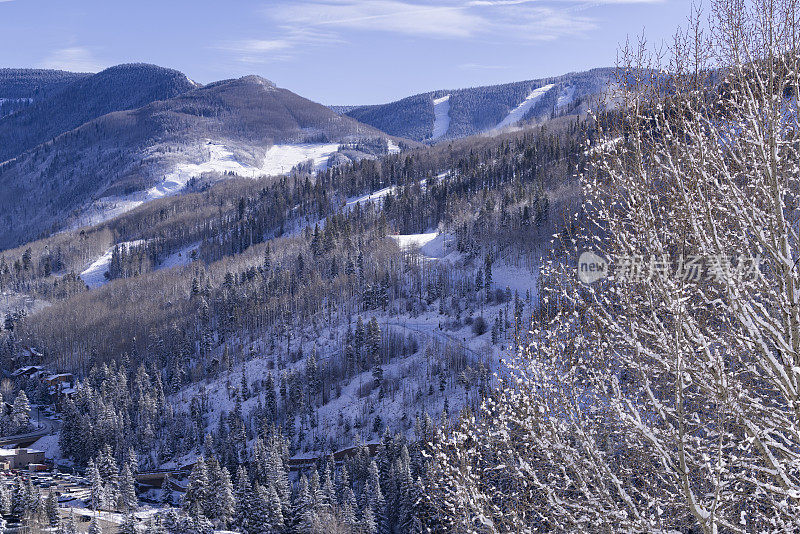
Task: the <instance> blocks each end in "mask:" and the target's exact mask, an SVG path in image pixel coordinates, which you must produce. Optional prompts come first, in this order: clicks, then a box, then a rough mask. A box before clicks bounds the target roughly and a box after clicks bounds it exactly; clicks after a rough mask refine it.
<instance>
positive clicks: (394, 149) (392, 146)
mask: <svg viewBox="0 0 800 534" xmlns="http://www.w3.org/2000/svg"><path fill="white" fill-rule="evenodd" d="M386 151H387V152H388V153H389V154H399V153H400V145H398V144H397V143H395V142H394V141H392V140H391V139H387V140H386Z"/></svg>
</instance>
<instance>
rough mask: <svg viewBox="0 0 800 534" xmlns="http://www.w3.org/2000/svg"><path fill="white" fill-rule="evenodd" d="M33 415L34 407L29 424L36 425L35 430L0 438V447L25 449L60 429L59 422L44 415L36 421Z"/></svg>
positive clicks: (34, 412) (34, 413)
mask: <svg viewBox="0 0 800 534" xmlns="http://www.w3.org/2000/svg"><path fill="white" fill-rule="evenodd" d="M35 415H36V408H35V407H34V408H32V409H31V422H33V423H34V424H35V425H36V429H35V430H32V431H31V432H26V433H24V434H15V435H13V436H5V437H2V438H0V447H8V446H9V445H11V446H14V447H27V446H28V445H30V444H31V443H33V442H35V441H37V440H38V439H39V438H41V437H44V436H47V435H48V434H53V433H55V432H57V431H58V429H59V428H61V421H57V420H55V419H50V418H49V417H45V416H44V415H41V416H40V418H39V419H38V420H37V419H36V417H35Z"/></svg>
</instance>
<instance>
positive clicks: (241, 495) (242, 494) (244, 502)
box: [234, 465, 252, 532]
mask: <svg viewBox="0 0 800 534" xmlns="http://www.w3.org/2000/svg"><path fill="white" fill-rule="evenodd" d="M235 497H236V505H235V512H234V523H235V525H234V526H235V527H237V528H238V529H239V530H241V531H242V532H246V531H247V530H248V528H249V521H248V519H249V517H250V504H251V500H252V487H251V486H250V478H249V477H248V476H247V471H246V470H245V468H244V466H241V465H240V466H239V469H238V470H237V471H236V491H235Z"/></svg>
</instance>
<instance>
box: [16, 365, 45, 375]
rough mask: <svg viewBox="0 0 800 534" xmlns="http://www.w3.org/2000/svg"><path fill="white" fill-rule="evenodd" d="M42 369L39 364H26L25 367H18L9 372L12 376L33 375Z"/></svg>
mask: <svg viewBox="0 0 800 534" xmlns="http://www.w3.org/2000/svg"><path fill="white" fill-rule="evenodd" d="M41 370H42V366H41V365H26V366H25V367H20V368H19V369H17V370H16V371H14V372H13V373H11V377H12V378H19V377H21V376H28V377H30V376H34V375H36V374H37V373H39V372H40V371H41Z"/></svg>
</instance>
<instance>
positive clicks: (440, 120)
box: [431, 95, 450, 141]
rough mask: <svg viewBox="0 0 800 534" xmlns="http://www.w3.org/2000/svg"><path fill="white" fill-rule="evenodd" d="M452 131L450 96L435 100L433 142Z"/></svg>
mask: <svg viewBox="0 0 800 534" xmlns="http://www.w3.org/2000/svg"><path fill="white" fill-rule="evenodd" d="M449 129H450V95H445V96H443V97H441V98H434V99H433V135H431V141H433V140H434V139H439V138H440V137H442V136H444V135H445V134H446V133H447V130H449Z"/></svg>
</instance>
